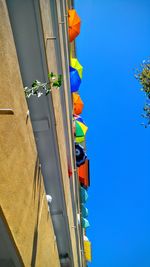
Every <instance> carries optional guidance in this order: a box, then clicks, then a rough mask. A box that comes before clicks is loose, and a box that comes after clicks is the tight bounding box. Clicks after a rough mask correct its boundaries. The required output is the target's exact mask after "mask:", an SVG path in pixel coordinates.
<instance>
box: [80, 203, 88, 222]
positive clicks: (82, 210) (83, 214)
mask: <svg viewBox="0 0 150 267" xmlns="http://www.w3.org/2000/svg"><path fill="white" fill-rule="evenodd" d="M81 214H82V216H83V217H84V218H87V217H88V209H87V208H86V207H85V206H84V204H83V203H82V204H81Z"/></svg>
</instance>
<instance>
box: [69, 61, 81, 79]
mask: <svg viewBox="0 0 150 267" xmlns="http://www.w3.org/2000/svg"><path fill="white" fill-rule="evenodd" d="M71 67H72V68H74V69H76V70H77V71H78V73H79V76H80V78H81V79H82V73H83V67H82V65H81V64H80V63H79V61H78V60H77V58H71Z"/></svg>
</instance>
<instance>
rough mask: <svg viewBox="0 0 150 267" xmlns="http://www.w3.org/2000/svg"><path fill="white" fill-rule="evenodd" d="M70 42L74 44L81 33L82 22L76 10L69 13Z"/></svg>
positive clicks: (70, 10)
mask: <svg viewBox="0 0 150 267" xmlns="http://www.w3.org/2000/svg"><path fill="white" fill-rule="evenodd" d="M68 25H69V41H70V42H72V41H73V40H74V39H75V38H76V37H77V36H78V35H79V33H80V25H81V20H80V18H79V16H78V14H77V12H76V11H75V9H69V11H68Z"/></svg>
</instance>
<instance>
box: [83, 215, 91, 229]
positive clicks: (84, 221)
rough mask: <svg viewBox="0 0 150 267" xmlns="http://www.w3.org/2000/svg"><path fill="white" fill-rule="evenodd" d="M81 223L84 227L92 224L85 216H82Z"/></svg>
mask: <svg viewBox="0 0 150 267" xmlns="http://www.w3.org/2000/svg"><path fill="white" fill-rule="evenodd" d="M81 225H82V227H83V228H87V227H89V226H90V224H89V221H88V220H87V219H85V218H83V217H82V218H81Z"/></svg>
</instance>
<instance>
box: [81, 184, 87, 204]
mask: <svg viewBox="0 0 150 267" xmlns="http://www.w3.org/2000/svg"><path fill="white" fill-rule="evenodd" d="M80 199H81V203H85V202H86V201H87V199H88V193H87V190H86V189H84V188H83V187H82V186H80Z"/></svg>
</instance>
